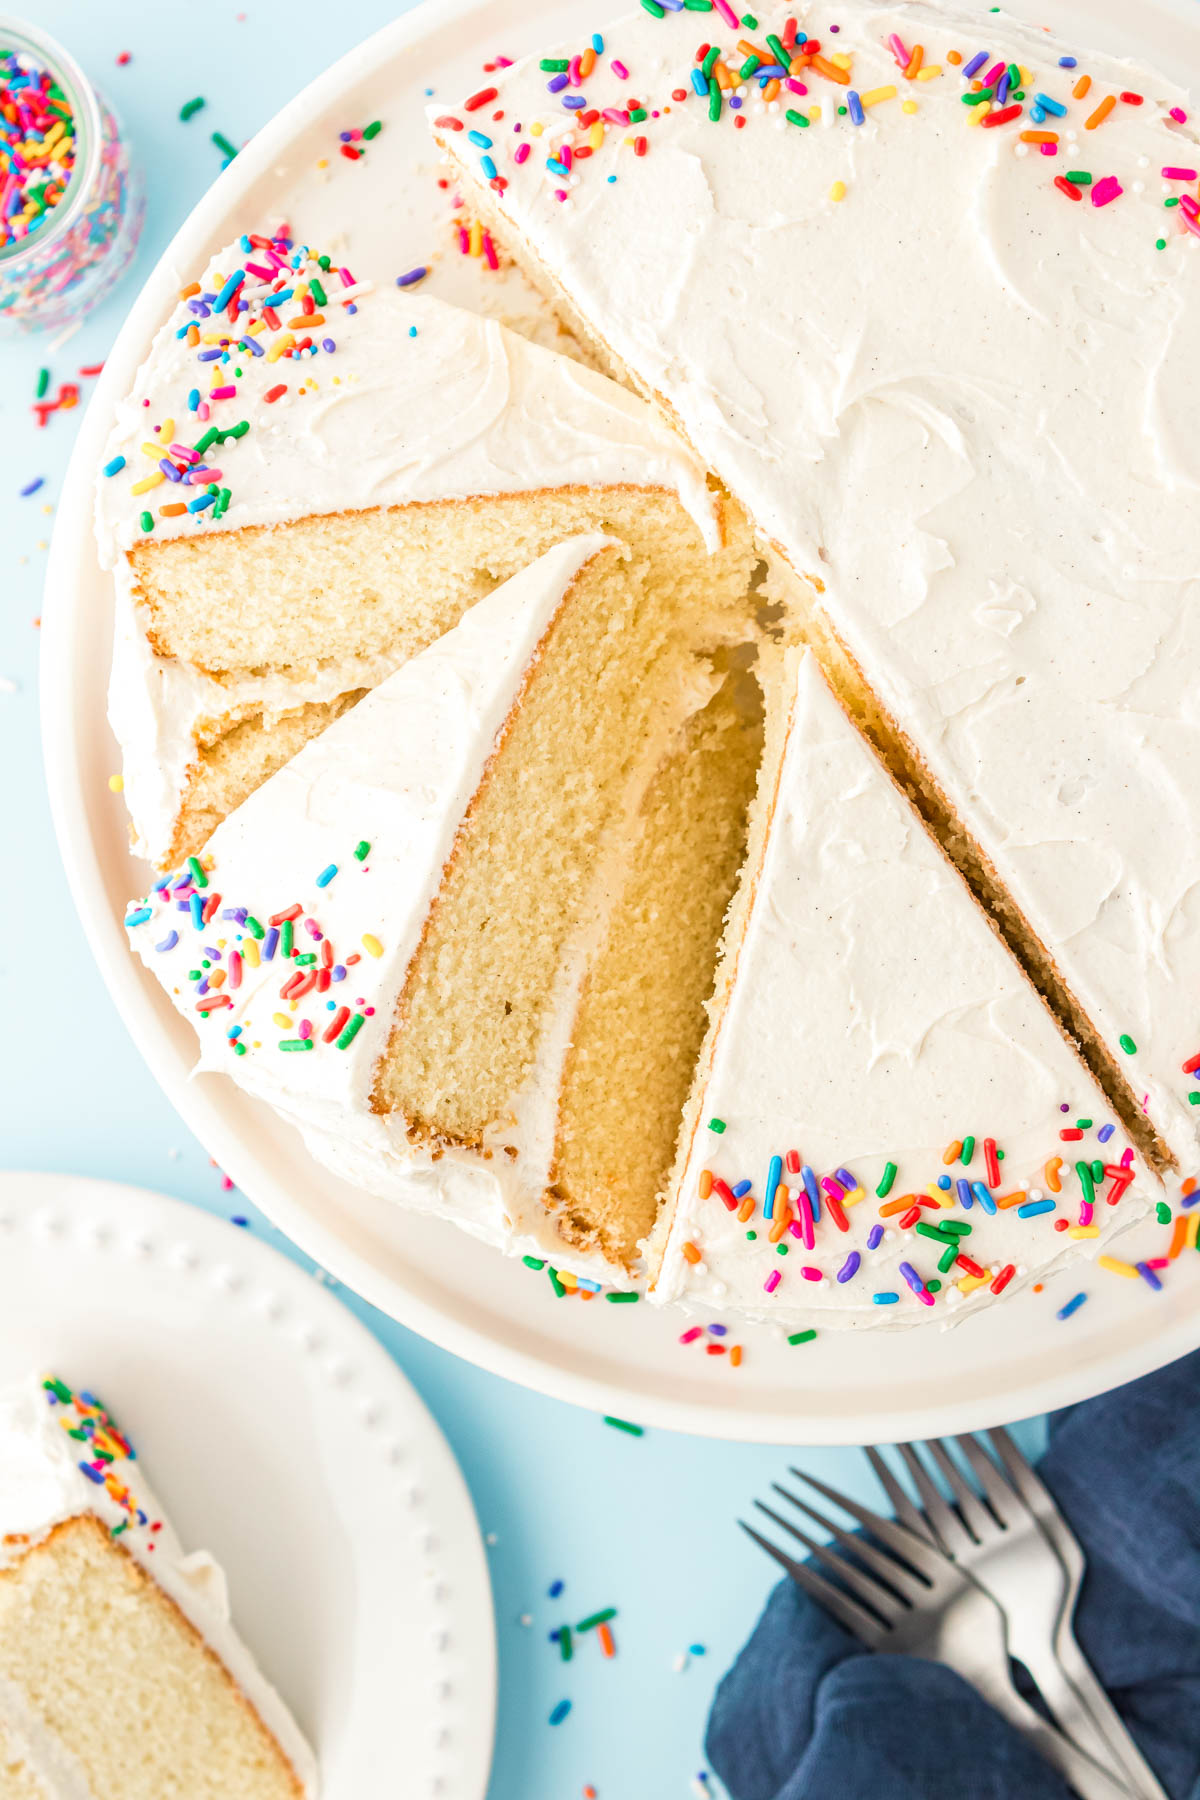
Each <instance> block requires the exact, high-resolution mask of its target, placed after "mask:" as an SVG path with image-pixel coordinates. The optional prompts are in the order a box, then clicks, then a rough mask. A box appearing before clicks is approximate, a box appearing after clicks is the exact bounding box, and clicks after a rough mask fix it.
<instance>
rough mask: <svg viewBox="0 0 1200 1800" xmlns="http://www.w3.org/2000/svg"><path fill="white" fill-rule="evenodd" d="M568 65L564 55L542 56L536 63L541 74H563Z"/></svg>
mask: <svg viewBox="0 0 1200 1800" xmlns="http://www.w3.org/2000/svg"><path fill="white" fill-rule="evenodd" d="M570 67H571V65H570V63H569V62H568V61H567V59H566V57H565V56H543V58H542V60H541V62H540V63H539V64H538V68H539V69H540V70H541V71H542V73H543V75H565V74H566V72H567V70H568V69H569V68H570Z"/></svg>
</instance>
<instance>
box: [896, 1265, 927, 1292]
mask: <svg viewBox="0 0 1200 1800" xmlns="http://www.w3.org/2000/svg"><path fill="white" fill-rule="evenodd" d="M900 1273H901V1274H902V1275H903V1277H904V1279H905V1281H907V1283H908V1285H909V1287H910V1288H911V1289H912V1291H913V1293H914V1294H923V1293H924V1292H925V1283H924V1282H923V1281H922V1280H921V1277H920V1276H919V1275H918V1274H917V1271H916V1270H915V1269H914V1268H913V1266H912V1264H911V1263H906V1262H902V1263H901V1264H900Z"/></svg>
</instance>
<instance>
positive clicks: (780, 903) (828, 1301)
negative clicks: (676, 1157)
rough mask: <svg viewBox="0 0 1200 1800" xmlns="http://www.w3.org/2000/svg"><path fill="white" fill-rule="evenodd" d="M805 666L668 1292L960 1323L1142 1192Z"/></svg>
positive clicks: (698, 1114)
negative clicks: (1083, 1171)
mask: <svg viewBox="0 0 1200 1800" xmlns="http://www.w3.org/2000/svg"><path fill="white" fill-rule="evenodd" d="M789 654H790V656H791V657H792V659H793V661H794V665H795V666H794V669H793V670H792V671H791V675H792V678H793V679H794V684H795V685H794V697H793V699H792V701H791V716H790V721H789V727H788V733H787V740H786V748H785V750H784V753H783V760H782V764H781V766H780V769H779V772H778V777H777V784H776V789H775V793H774V796H773V803H772V809H771V814H770V819H769V828H768V833H767V837H766V844H765V850H764V852H763V857H762V863H761V866H760V867H759V868H758V869H757V870H755V871H754V886H753V897H752V900H751V903H750V908H749V913H748V916H747V918H746V920H745V924H744V929H743V931H742V934H741V937H740V941H738V942H737V943H736V944H735V945H734V946H733V948H732V951H731V954H732V955H733V957H734V966H733V971H732V987H731V989H730V992H729V998H728V1001H727V1004H726V1006H725V1008H724V1011H723V1013H722V1015H721V1016H720V1018H719V1020H718V1023H717V1025H716V1026H715V1028H714V1031H713V1033H712V1034H711V1035H710V1040H709V1042H708V1044H707V1045H706V1048H705V1052H704V1054H703V1056H702V1059H701V1070H700V1077H699V1087H698V1090H697V1093H696V1096H695V1099H694V1102H693V1105H694V1108H695V1111H694V1115H693V1123H694V1129H693V1130H692V1132H691V1135H690V1139H689V1141H687V1142H686V1144H685V1146H684V1148H683V1150H682V1152H681V1159H680V1160H681V1174H680V1180H679V1188H678V1195H679V1198H678V1202H677V1204H676V1207H675V1210H674V1214H673V1216H672V1217H671V1219H670V1226H669V1232H666V1233H664V1242H663V1245H662V1248H661V1253H660V1255H661V1260H660V1261H659V1265H658V1268H657V1272H656V1275H655V1278H654V1290H653V1292H654V1297H655V1298H656V1299H659V1300H682V1301H685V1302H687V1303H689V1304H692V1305H694V1306H709V1307H716V1308H718V1309H725V1308H728V1309H732V1310H735V1311H737V1312H739V1313H743V1314H749V1315H750V1316H751V1317H759V1318H769V1319H771V1320H772V1321H774V1322H776V1323H779V1324H783V1325H788V1326H805V1325H809V1326H811V1325H813V1324H816V1323H820V1324H822V1325H828V1326H850V1327H853V1326H857V1327H864V1326H868V1325H869V1326H888V1325H895V1326H904V1325H914V1324H918V1323H921V1322H923V1321H925V1320H926V1319H929V1320H930V1321H932V1320H933V1319H934V1318H936V1317H938V1316H939V1315H940V1316H941V1317H942V1318H943V1320H945V1319H946V1318H948V1317H949V1318H953V1317H954V1316H955V1314H956V1313H958V1312H965V1311H977V1310H978V1309H979V1308H980V1306H982V1305H985V1304H988V1303H989V1302H990V1301H991V1299H992V1297H993V1289H994V1287H995V1286H996V1284H998V1288H997V1291H999V1292H1001V1293H1002V1292H1003V1291H1004V1289H1005V1288H1006V1287H1012V1288H1013V1289H1014V1290H1015V1289H1016V1288H1018V1287H1021V1286H1024V1285H1025V1284H1026V1283H1027V1282H1029V1281H1031V1280H1033V1279H1035V1278H1036V1277H1038V1276H1044V1275H1046V1274H1048V1273H1049V1272H1050V1271H1051V1270H1052V1269H1053V1268H1055V1267H1056V1266H1057V1265H1058V1264H1059V1263H1060V1262H1062V1261H1063V1260H1065V1259H1066V1258H1067V1257H1068V1256H1074V1255H1077V1254H1078V1253H1079V1252H1081V1251H1083V1252H1085V1253H1090V1254H1096V1253H1098V1252H1101V1251H1103V1250H1104V1248H1105V1246H1106V1244H1107V1242H1108V1240H1109V1239H1110V1238H1111V1237H1113V1236H1114V1235H1115V1234H1116V1232H1118V1231H1120V1230H1122V1229H1124V1228H1125V1227H1126V1226H1127V1225H1129V1224H1130V1223H1131V1222H1132V1221H1133V1220H1135V1219H1136V1218H1138V1217H1140V1216H1141V1215H1142V1214H1143V1213H1144V1212H1145V1210H1146V1206H1147V1199H1146V1188H1147V1183H1146V1181H1145V1179H1142V1180H1141V1181H1140V1182H1139V1185H1138V1186H1137V1187H1131V1186H1130V1185H1129V1183H1130V1182H1131V1181H1132V1179H1133V1177H1132V1175H1129V1176H1127V1174H1126V1172H1125V1169H1124V1168H1123V1165H1122V1158H1123V1157H1125V1156H1126V1152H1125V1140H1124V1138H1123V1137H1121V1136H1119V1135H1117V1134H1116V1133H1115V1131H1114V1126H1113V1124H1112V1122H1111V1117H1110V1114H1109V1110H1108V1107H1107V1105H1106V1103H1105V1101H1104V1099H1103V1098H1102V1096H1101V1095H1100V1094H1099V1093H1098V1092H1097V1090H1096V1089H1095V1088H1094V1087H1093V1085H1092V1083H1091V1081H1090V1080H1089V1079H1088V1077H1087V1075H1086V1073H1085V1071H1084V1068H1083V1065H1082V1064H1081V1062H1080V1061H1079V1059H1078V1057H1077V1056H1076V1055H1075V1053H1074V1051H1073V1049H1072V1048H1071V1047H1070V1046H1069V1045H1068V1044H1067V1043H1066V1042H1065V1041H1064V1040H1063V1038H1062V1037H1061V1035H1060V1034H1059V1032H1058V1030H1057V1028H1056V1027H1055V1025H1054V1024H1053V1022H1052V1021H1051V1018H1050V1016H1049V1014H1048V1013H1047V1012H1046V1009H1045V1007H1044V1006H1043V1005H1042V1002H1041V1000H1040V999H1039V997H1038V996H1037V994H1036V993H1035V992H1034V990H1033V988H1032V987H1031V986H1030V984H1029V982H1028V981H1027V980H1026V978H1025V976H1024V975H1023V974H1022V972H1021V970H1020V969H1019V968H1018V967H1017V965H1016V963H1015V962H1014V961H1013V959H1012V957H1011V956H1010V955H1009V953H1008V951H1007V950H1006V949H1005V947H1004V946H1003V945H1002V944H1001V943H1000V941H999V939H998V938H997V937H996V936H995V934H994V933H993V931H992V929H991V927H990V926H989V925H988V923H987V921H986V919H985V918H984V916H983V914H982V913H981V911H980V910H979V907H978V906H977V905H976V903H975V901H974V900H973V899H972V897H971V896H970V894H969V893H968V892H967V889H966V887H965V886H964V884H963V881H962V879H961V877H960V876H959V875H958V874H957V873H956V871H955V870H954V869H953V868H952V867H951V866H950V864H949V863H947V862H946V860H945V859H944V858H943V857H942V856H941V855H940V853H939V852H938V850H937V848H936V846H935V845H934V844H932V843H931V842H930V839H929V837H928V834H927V833H926V831H925V829H924V827H923V826H922V824H921V822H920V821H919V819H918V818H917V817H916V815H915V813H914V812H913V810H912V807H911V806H910V804H909V802H908V801H907V800H906V799H905V797H904V796H903V795H902V794H901V793H900V792H899V790H898V789H897V788H896V787H895V786H894V785H893V783H892V782H891V780H890V779H889V778H888V776H887V775H885V774H884V773H883V771H882V770H881V769H880V767H879V765H878V763H877V762H876V760H875V758H874V756H873V755H872V753H871V751H870V750H869V749H868V748H867V747H866V745H865V744H864V742H863V740H862V739H861V737H860V736H859V734H858V732H857V731H856V730H855V729H854V727H853V726H852V725H850V724H849V722H848V721H847V719H846V717H845V715H844V714H843V712H842V710H841V708H840V707H839V705H838V704H837V702H836V701H835V699H834V698H833V696H832V694H831V693H830V691H829V689H828V687H827V686H826V684H825V681H824V678H823V677H822V675H821V672H820V669H819V667H818V666H817V663H816V661H815V659H814V658H813V656H812V655H811V653H808V652H805V653H803V655H799V654H798V653H796V652H791V653H789ZM1068 1108H1069V1113H1068V1111H1067V1109H1068ZM713 1119H716V1120H717V1123H718V1129H710V1121H711V1120H713ZM1081 1126H1082V1129H1080V1127H1081ZM1064 1129H1065V1130H1066V1131H1067V1132H1068V1133H1069V1138H1068V1140H1067V1141H1064V1140H1063V1138H1062V1137H1060V1132H1061V1131H1063V1130H1064ZM955 1142H957V1144H958V1149H957V1152H956V1151H955V1149H954V1143H955ZM789 1152H792V1155H791V1156H790V1157H789V1155H788V1153H789ZM1129 1156H1130V1157H1131V1156H1132V1153H1131V1152H1130V1153H1129ZM773 1158H778V1161H777V1162H773V1161H772V1159H773ZM1097 1159H1098V1161H1099V1162H1100V1163H1101V1164H1103V1165H1105V1166H1106V1167H1107V1168H1108V1169H1109V1170H1110V1174H1109V1176H1108V1177H1105V1176H1104V1173H1103V1170H1102V1169H1100V1168H1097V1169H1096V1170H1094V1171H1093V1169H1092V1164H1093V1161H1094V1160H1097ZM1081 1163H1084V1164H1085V1165H1086V1168H1087V1177H1086V1182H1084V1181H1083V1179H1082V1178H1081V1176H1080V1174H1079V1172H1078V1165H1079V1164H1081ZM889 1165H891V1174H890V1178H889V1176H888V1173H887V1171H888V1168H889ZM835 1171H836V1174H835ZM714 1181H715V1183H716V1184H717V1185H713V1184H714ZM939 1183H941V1184H942V1185H939ZM1054 1184H1057V1189H1056V1188H1055V1186H1054ZM1148 1185H1149V1187H1150V1188H1151V1189H1156V1188H1157V1184H1156V1183H1154V1182H1153V1181H1150V1182H1149V1184H1148ZM743 1186H744V1187H745V1188H746V1189H747V1190H749V1191H747V1192H746V1193H745V1194H743ZM1113 1192H1115V1193H1116V1194H1117V1196H1118V1198H1119V1204H1117V1205H1115V1206H1113V1207H1110V1206H1109V1205H1107V1204H1106V1203H1105V1202H1106V1196H1107V1194H1109V1193H1113ZM772 1195H773V1198H772ZM881 1209H882V1212H881ZM789 1218H790V1219H791V1221H793V1222H792V1223H791V1224H785V1223H784V1221H785V1219H789ZM918 1219H919V1223H918V1222H917V1220H918ZM914 1224H915V1227H916V1228H915V1230H914ZM773 1240H775V1241H773ZM956 1243H957V1244H958V1245H959V1246H960V1247H961V1253H962V1256H963V1257H964V1258H965V1259H966V1260H965V1261H963V1262H958V1261H956V1259H955V1256H954V1254H953V1246H954V1245H955V1244H956ZM781 1252H782V1253H781ZM948 1253H949V1254H948ZM943 1259H944V1261H945V1263H946V1264H947V1265H948V1266H946V1267H942V1268H941V1270H940V1274H939V1265H940V1264H941V1262H942V1261H943ZM971 1265H976V1268H975V1272H974V1273H972V1268H971ZM1006 1271H1007V1273H1006ZM930 1282H933V1283H934V1287H933V1289H932V1290H931V1291H928V1292H927V1294H926V1298H925V1299H924V1301H921V1300H920V1298H919V1290H920V1289H923V1288H927V1287H928V1284H929V1283H930ZM939 1282H940V1286H939V1285H938V1284H939ZM935 1296H937V1298H936V1300H935ZM935 1304H936V1307H937V1311H936V1313H935V1312H934V1311H932V1310H930V1309H931V1308H932V1307H933V1306H934V1305H935Z"/></svg>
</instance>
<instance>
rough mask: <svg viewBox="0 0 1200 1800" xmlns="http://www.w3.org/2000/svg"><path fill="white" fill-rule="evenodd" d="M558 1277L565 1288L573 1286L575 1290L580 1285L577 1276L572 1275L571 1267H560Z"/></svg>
mask: <svg viewBox="0 0 1200 1800" xmlns="http://www.w3.org/2000/svg"><path fill="white" fill-rule="evenodd" d="M558 1279H559V1280H560V1281H561V1282H562V1284H563V1286H564V1287H565V1288H571V1289H572V1290H573V1289H575V1288H577V1287H578V1286H579V1281H578V1279H577V1277H576V1276H574V1275H572V1273H571V1271H570V1269H560V1270H559V1271H558Z"/></svg>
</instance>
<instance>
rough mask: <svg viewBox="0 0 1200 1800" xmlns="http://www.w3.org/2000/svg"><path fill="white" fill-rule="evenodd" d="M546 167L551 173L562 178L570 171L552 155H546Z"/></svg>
mask: <svg viewBox="0 0 1200 1800" xmlns="http://www.w3.org/2000/svg"><path fill="white" fill-rule="evenodd" d="M546 167H547V168H548V169H549V171H550V173H551V174H552V175H562V176H563V177H564V178H565V177H566V176H568V175H569V174H570V173H571V171H570V169H568V168H567V166H566V164H565V163H560V162H559V161H558V158H557V157H554V156H548V157H547V158H546Z"/></svg>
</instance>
